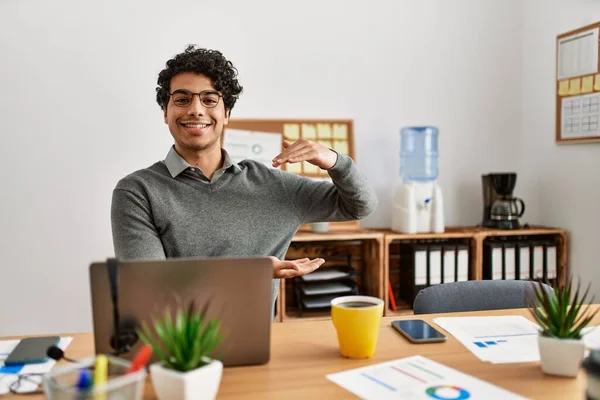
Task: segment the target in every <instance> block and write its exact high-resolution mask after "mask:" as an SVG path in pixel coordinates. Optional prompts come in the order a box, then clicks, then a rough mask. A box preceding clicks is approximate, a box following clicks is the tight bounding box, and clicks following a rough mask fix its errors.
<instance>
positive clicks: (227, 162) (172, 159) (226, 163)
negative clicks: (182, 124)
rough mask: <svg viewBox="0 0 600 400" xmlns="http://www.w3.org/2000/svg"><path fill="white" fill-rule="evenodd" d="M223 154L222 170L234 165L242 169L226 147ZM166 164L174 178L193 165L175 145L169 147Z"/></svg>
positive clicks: (222, 151)
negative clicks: (182, 155)
mask: <svg viewBox="0 0 600 400" xmlns="http://www.w3.org/2000/svg"><path fill="white" fill-rule="evenodd" d="M221 154H222V155H223V166H222V167H221V168H220V169H221V170H226V169H229V168H231V167H233V169H234V171H241V170H242V169H241V168H240V166H239V165H237V164H235V163H234V162H233V160H232V159H231V157H230V156H229V153H227V151H226V150H225V149H223V148H222V149H221ZM165 165H166V166H167V169H168V170H169V173H170V174H171V176H172V177H173V178H175V177H177V175H179V174H181V173H182V172H183V171H185V170H186V169H188V168H192V166H191V165H190V164H188V162H187V161H185V160H184V159H183V157H181V156H180V155H179V153H177V151H176V150H175V146H171V148H170V149H169V152H168V153H167V157H166V158H165Z"/></svg>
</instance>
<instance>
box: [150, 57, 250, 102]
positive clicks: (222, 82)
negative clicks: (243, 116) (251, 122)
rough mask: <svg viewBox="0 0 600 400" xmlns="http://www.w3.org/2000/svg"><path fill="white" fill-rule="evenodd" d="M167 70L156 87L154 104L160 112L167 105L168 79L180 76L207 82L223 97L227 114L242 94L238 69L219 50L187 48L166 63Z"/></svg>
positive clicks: (163, 71)
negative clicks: (190, 75)
mask: <svg viewBox="0 0 600 400" xmlns="http://www.w3.org/2000/svg"><path fill="white" fill-rule="evenodd" d="M166 66H167V67H166V68H165V69H163V70H162V71H160V73H159V74H158V82H157V84H158V86H157V87H156V102H157V103H158V105H159V106H160V108H161V109H163V110H165V109H166V108H167V103H168V102H169V90H170V86H171V79H172V78H173V77H174V76H175V75H177V74H181V73H183V72H193V73H196V74H202V75H204V76H206V77H208V78H210V80H212V83H213V85H214V86H215V89H216V90H218V91H219V92H221V93H222V94H223V103H224V104H225V109H227V110H229V113H231V109H232V108H233V106H234V104H235V102H236V100H237V99H238V98H239V95H240V93H241V92H242V90H243V88H242V86H240V84H239V83H238V80H237V78H236V77H237V73H238V72H237V69H236V68H235V67H234V66H233V64H232V63H231V61H229V60H227V59H226V58H225V57H224V56H223V54H222V53H221V52H220V51H218V50H210V49H204V48H196V46H195V45H188V46H187V48H186V49H185V51H184V52H183V53H180V54H177V55H176V56H175V57H173V58H172V59H170V60H169V61H167V63H166Z"/></svg>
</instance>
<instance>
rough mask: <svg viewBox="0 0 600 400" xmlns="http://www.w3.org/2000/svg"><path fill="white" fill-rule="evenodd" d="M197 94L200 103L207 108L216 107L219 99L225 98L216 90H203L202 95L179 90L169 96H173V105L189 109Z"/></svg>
mask: <svg viewBox="0 0 600 400" xmlns="http://www.w3.org/2000/svg"><path fill="white" fill-rule="evenodd" d="M195 94H197V95H198V98H199V99H200V103H202V105H203V106H204V107H206V108H214V107H216V106H217V104H219V99H220V98H221V97H223V96H222V95H221V94H220V93H219V92H217V91H216V90H203V91H201V92H200V93H193V92H190V91H189V90H187V89H178V90H176V91H174V92H173V93H169V96H171V98H172V99H173V104H175V105H176V106H177V107H188V106H189V105H190V104H192V101H193V99H194V95H195Z"/></svg>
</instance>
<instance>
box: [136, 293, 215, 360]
mask: <svg viewBox="0 0 600 400" xmlns="http://www.w3.org/2000/svg"><path fill="white" fill-rule="evenodd" d="M208 306H209V302H207V303H206V304H205V306H204V307H203V309H202V310H200V311H199V310H198V309H197V308H196V303H195V301H194V300H192V301H190V303H189V304H188V305H187V307H184V306H183V305H181V302H179V301H178V306H177V307H176V309H175V310H174V312H172V311H171V307H168V306H167V307H166V308H165V310H164V312H163V314H162V315H159V316H157V317H153V318H152V325H153V327H154V331H155V332H156V336H155V335H154V334H153V332H152V331H151V329H150V327H149V326H148V323H147V322H146V321H143V322H142V324H141V329H138V330H137V333H138V335H139V337H140V338H141V339H142V341H143V342H144V343H146V344H148V345H149V346H151V347H152V351H153V353H154V354H155V355H156V356H157V357H158V358H159V359H160V360H161V361H162V363H163V366H164V367H165V368H168V369H173V370H176V371H181V372H187V371H191V370H194V369H196V368H199V367H201V366H203V365H206V364H207V362H206V361H205V360H206V358H205V357H210V356H209V355H210V354H211V353H212V352H213V351H214V350H215V349H216V348H217V347H218V345H219V344H220V343H221V342H222V340H223V335H222V332H221V326H220V322H219V321H218V320H217V319H210V320H208V321H207V318H206V310H207V309H208ZM212 358H215V357H212Z"/></svg>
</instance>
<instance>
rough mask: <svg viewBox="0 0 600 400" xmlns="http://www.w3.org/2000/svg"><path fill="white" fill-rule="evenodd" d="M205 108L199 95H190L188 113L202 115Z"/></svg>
mask: <svg viewBox="0 0 600 400" xmlns="http://www.w3.org/2000/svg"><path fill="white" fill-rule="evenodd" d="M205 111H206V109H205V108H204V106H203V105H202V102H201V101H200V96H199V95H196V94H195V93H194V94H193V95H192V103H191V104H190V105H189V106H188V115H204V112H205Z"/></svg>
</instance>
